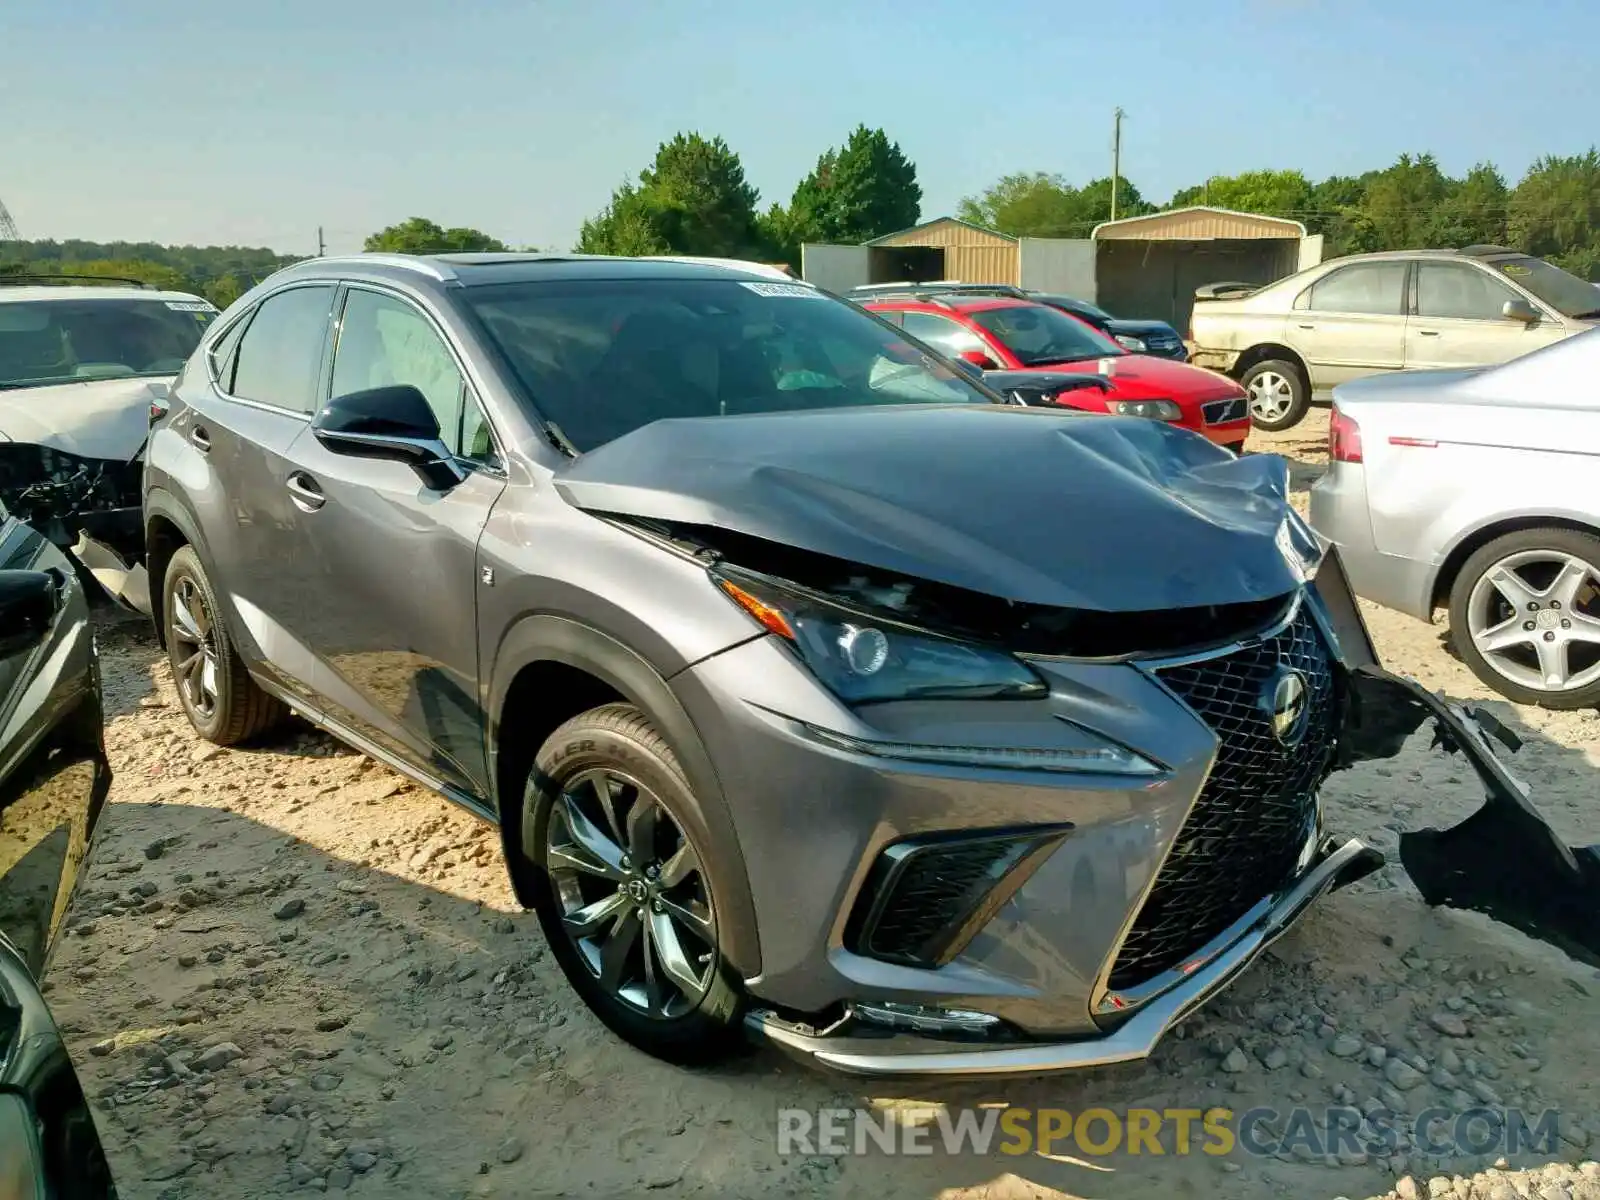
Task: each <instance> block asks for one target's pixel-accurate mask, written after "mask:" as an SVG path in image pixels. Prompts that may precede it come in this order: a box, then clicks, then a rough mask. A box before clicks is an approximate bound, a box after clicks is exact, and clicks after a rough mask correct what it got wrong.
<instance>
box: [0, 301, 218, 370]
mask: <svg viewBox="0 0 1600 1200" xmlns="http://www.w3.org/2000/svg"><path fill="white" fill-rule="evenodd" d="M216 315H217V312H216V309H214V308H212V307H211V305H209V304H207V303H206V302H205V301H203V300H128V299H123V298H108V299H103V300H94V299H88V300H11V301H5V300H0V388H20V387H40V386H43V385H46V384H54V383H87V382H89V381H91V380H96V379H119V378H127V377H137V376H151V375H176V374H177V373H178V371H179V369H180V368H181V367H182V366H183V363H184V360H185V359H187V358H188V357H189V355H190V354H191V353H192V352H193V350H194V348H195V346H197V345H198V344H199V342H200V335H201V334H202V333H203V332H204V331H205V327H206V326H207V325H208V324H209V323H210V321H211V318H212V317H214V316H216Z"/></svg>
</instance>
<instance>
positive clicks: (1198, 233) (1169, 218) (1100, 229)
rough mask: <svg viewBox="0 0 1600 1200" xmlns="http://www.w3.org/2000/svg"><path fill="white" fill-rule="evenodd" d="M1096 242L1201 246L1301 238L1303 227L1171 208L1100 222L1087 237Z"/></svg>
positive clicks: (1220, 211)
mask: <svg viewBox="0 0 1600 1200" xmlns="http://www.w3.org/2000/svg"><path fill="white" fill-rule="evenodd" d="M1089 236H1090V237H1092V238H1095V239H1097V240H1105V239H1109V238H1120V239H1131V240H1140V241H1161V242H1205V241H1212V240H1216V239H1220V238H1229V239H1238V240H1248V239H1251V238H1303V237H1305V236H1306V227H1305V226H1304V225H1302V224H1301V223H1300V222H1299V221H1291V220H1289V219H1288V218H1287V217H1266V216H1262V215H1261V214H1260V213H1246V212H1235V211H1234V210H1233V209H1231V208H1208V207H1206V206H1204V205H1196V206H1194V207H1192V208H1173V209H1168V210H1167V211H1166V212H1157V213H1146V214H1144V215H1143V216H1138V217H1123V218H1122V220H1120V221H1104V222H1102V223H1100V224H1099V225H1096V226H1095V227H1094V232H1093V233H1091V234H1090V235H1089Z"/></svg>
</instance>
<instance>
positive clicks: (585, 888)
mask: <svg viewBox="0 0 1600 1200" xmlns="http://www.w3.org/2000/svg"><path fill="white" fill-rule="evenodd" d="M522 803H523V809H522V814H521V832H522V837H521V843H522V855H523V858H524V864H525V866H526V867H527V868H528V869H529V875H530V882H531V884H532V893H533V907H534V911H535V912H536V913H537V914H538V917H539V923H540V925H541V926H543V928H544V933H545V937H546V938H547V939H548V941H549V943H550V948H551V951H552V953H553V954H554V955H555V958H556V961H557V962H558V963H560V964H561V969H562V970H563V971H564V972H565V973H566V976H567V979H568V981H569V982H570V983H571V984H572V987H573V990H575V991H576V992H577V993H578V995H579V996H580V997H581V998H582V999H583V1002H584V1003H585V1004H587V1005H588V1006H589V1009H590V1011H592V1012H593V1013H594V1014H595V1016H597V1017H599V1018H600V1020H601V1021H602V1022H604V1023H605V1025H606V1026H607V1027H608V1028H610V1029H611V1030H612V1032H614V1033H616V1034H617V1035H618V1036H620V1037H622V1038H623V1039H624V1040H626V1041H628V1042H630V1043H632V1044H633V1045H634V1046H637V1047H638V1048H639V1049H641V1050H643V1051H644V1052H645V1053H647V1054H651V1055H654V1056H655V1057H657V1058H661V1059H665V1060H666V1061H668V1062H674V1063H680V1064H697V1063H706V1062H713V1061H716V1060H719V1059H723V1058H726V1057H728V1056H729V1055H731V1054H732V1053H734V1052H735V1051H736V1050H737V1049H739V1048H741V1047H742V1046H743V1045H744V1041H743V1035H742V1033H741V1031H740V1028H739V1022H740V1018H741V1016H742V1011H743V996H742V994H741V992H740V990H739V987H738V985H737V983H736V981H735V976H734V974H733V972H732V971H731V970H730V968H729V967H728V964H727V963H726V961H725V960H724V958H723V955H722V950H721V946H720V943H719V941H718V936H717V906H716V898H715V897H714V896H713V895H712V892H711V881H710V877H709V875H708V873H707V872H706V870H705V868H704V866H703V862H704V860H703V859H702V857H701V850H700V848H699V847H697V846H696V845H695V844H694V843H693V842H692V841H691V840H690V837H689V834H688V832H687V830H688V826H687V825H686V824H685V820H684V814H685V813H686V812H688V811H690V809H691V804H692V793H691V791H690V788H689V783H688V780H687V779H686V778H685V776H684V774H683V770H682V768H681V767H680V766H679V765H678V760H677V757H676V756H675V755H674V754H673V752H672V748H671V747H670V746H669V745H667V743H666V740H665V739H664V738H662V736H661V735H660V733H658V732H657V731H656V729H655V727H654V726H653V725H651V723H650V721H649V720H648V718H646V717H645V715H644V714H643V713H642V712H640V711H639V710H638V709H637V708H634V707H633V706H632V705H628V704H607V705H604V706H602V707H600V708H595V709H591V710H590V711H588V712H586V713H583V714H581V715H579V716H577V717H574V718H573V719H572V720H570V721H568V722H567V723H566V724H564V725H562V726H561V727H560V728H559V729H557V730H556V731H555V732H554V733H553V734H551V735H550V737H549V738H548V739H547V740H546V741H545V743H544V745H543V746H542V747H541V748H540V750H539V753H538V756H537V758H536V760H535V763H534V766H533V769H532V771H531V772H530V773H529V777H528V781H527V786H526V788H525V789H524V793H523V801H522Z"/></svg>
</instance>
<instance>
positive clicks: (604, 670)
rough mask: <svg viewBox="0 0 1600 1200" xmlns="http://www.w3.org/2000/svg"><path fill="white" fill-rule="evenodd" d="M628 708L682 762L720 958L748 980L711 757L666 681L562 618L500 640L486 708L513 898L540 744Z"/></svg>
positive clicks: (747, 944)
mask: <svg viewBox="0 0 1600 1200" xmlns="http://www.w3.org/2000/svg"><path fill="white" fill-rule="evenodd" d="M616 701H625V702H627V703H629V704H632V705H634V706H635V707H636V708H638V709H639V710H640V711H641V712H643V713H644V714H645V715H646V716H647V717H648V718H649V719H650V721H651V722H652V723H653V724H654V725H655V727H656V728H657V729H658V730H660V732H661V735H662V736H663V737H664V738H665V739H666V740H667V743H668V744H669V745H670V746H671V747H672V749H673V752H674V753H675V754H676V755H677V756H678V762H679V765H680V766H681V767H682V768H683V771H684V774H685V775H686V776H687V777H688V780H689V788H690V792H691V800H692V803H693V805H694V807H695V811H693V812H691V813H687V814H685V817H686V819H687V820H688V821H689V822H691V823H692V825H693V829H692V833H693V835H694V837H695V840H696V841H697V842H699V843H700V844H701V845H702V846H704V847H705V849H706V856H707V859H708V861H707V862H706V864H705V867H706V870H707V872H708V874H710V876H711V884H712V888H713V889H714V891H715V893H716V896H717V906H718V910H719V912H720V913H721V915H722V920H721V921H720V922H719V924H720V925H721V936H722V941H723V946H722V951H723V953H724V954H725V955H726V956H727V959H728V961H729V963H730V964H731V965H732V966H733V967H734V969H735V970H737V971H738V972H739V973H740V974H741V975H742V976H744V977H746V978H748V977H750V976H753V975H757V974H759V973H760V970H761V956H760V945H759V941H758V937H757V930H756V922H755V907H754V904H753V902H752V900H751V897H750V883H749V877H748V875H747V873H746V868H745V862H744V855H743V852H742V851H741V850H740V848H739V843H738V838H737V835H736V833H735V831H734V827H733V819H732V815H731V813H730V810H729V807H728V803H727V799H726V797H725V796H724V795H723V792H722V786H721V783H720V781H719V779H718V777H717V773H716V769H715V768H714V767H713V765H712V763H711V758H710V755H709V754H708V753H707V752H706V749H705V745H704V743H703V742H702V741H701V739H700V735H699V733H698V732H697V731H696V730H695V728H694V724H693V722H692V721H691V720H690V718H689V714H688V712H687V711H686V710H685V709H684V707H683V705H682V704H681V703H679V701H678V698H677V697H676V696H675V695H674V694H673V691H672V688H671V687H670V685H669V684H668V683H667V681H666V679H665V678H663V677H662V675H661V674H660V673H659V672H658V671H657V670H656V669H655V668H654V667H653V666H652V665H651V664H650V663H649V662H648V661H646V660H645V659H644V658H643V657H641V656H640V655H639V654H638V653H637V652H635V651H634V650H632V649H630V648H628V647H627V646H625V645H623V644H622V643H621V642H619V641H617V640H616V639H615V638H612V637H610V636H609V635H607V634H604V633H602V632H600V631H599V630H597V629H594V628H592V627H591V626H588V625H584V624H581V623H580V622H577V621H574V620H571V619H569V618H566V617H558V616H554V615H549V614H540V615H535V616H529V617H524V618H523V619H522V620H521V621H519V622H517V623H516V624H515V625H513V626H512V627H511V629H510V630H509V631H508V632H507V633H506V635H505V637H504V638H502V639H501V642H500V645H499V648H498V650H497V652H496V655H495V665H494V672H493V676H492V678H491V682H490V687H489V696H488V703H487V710H488V712H489V714H490V726H489V731H488V742H489V745H488V751H489V774H490V778H491V780H492V781H493V785H494V790H495V795H494V802H495V808H496V811H497V812H498V813H499V816H500V834H501V842H502V846H503V849H504V852H505V856H506V863H507V865H508V867H509V868H510V871H511V883H512V887H513V889H514V890H515V891H516V894H517V898H518V900H519V901H520V902H521V903H522V904H523V905H524V906H527V905H528V904H529V902H530V894H529V891H528V889H529V886H530V881H529V880H528V879H527V877H526V875H525V873H523V872H522V871H520V869H519V866H518V864H519V862H520V855H521V850H522V846H521V837H522V831H521V829H520V818H521V809H522V806H521V803H520V789H521V788H522V786H523V780H525V779H526V778H527V773H528V770H529V769H530V768H531V767H532V764H533V759H534V756H535V754H537V753H538V750H539V747H540V746H541V745H542V744H543V743H544V741H545V739H546V738H547V737H548V736H549V735H550V734H551V733H552V732H554V730H555V729H556V728H557V727H558V726H560V725H561V724H562V723H564V722H565V721H567V720H569V719H571V718H572V717H575V716H577V715H578V714H579V713H582V712H587V711H588V710H589V709H591V708H596V707H599V706H600V705H602V704H607V703H613V702H616Z"/></svg>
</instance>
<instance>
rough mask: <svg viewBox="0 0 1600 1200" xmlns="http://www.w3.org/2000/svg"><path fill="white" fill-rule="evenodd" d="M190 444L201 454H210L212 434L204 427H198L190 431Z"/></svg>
mask: <svg viewBox="0 0 1600 1200" xmlns="http://www.w3.org/2000/svg"><path fill="white" fill-rule="evenodd" d="M189 444H190V445H191V446H193V447H194V448H195V449H196V450H198V451H200V453H201V454H209V453H210V452H211V434H210V433H208V432H207V431H206V427H205V426H204V425H196V426H195V427H194V428H193V429H191V430H189Z"/></svg>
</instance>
